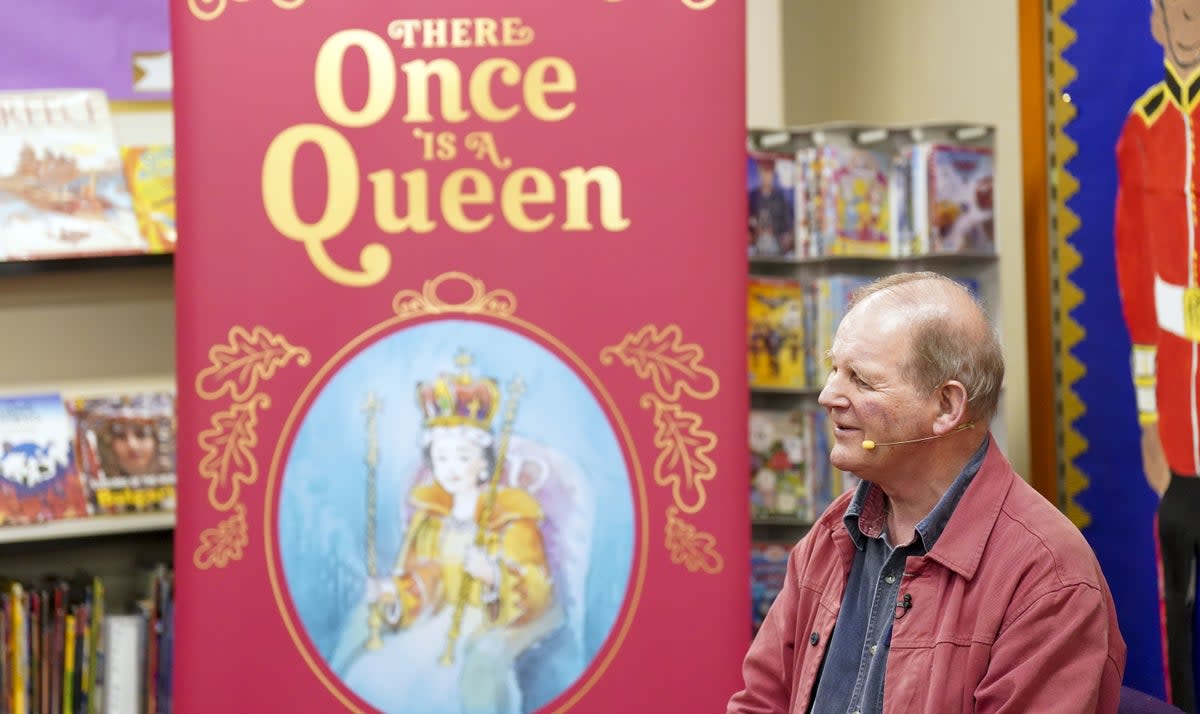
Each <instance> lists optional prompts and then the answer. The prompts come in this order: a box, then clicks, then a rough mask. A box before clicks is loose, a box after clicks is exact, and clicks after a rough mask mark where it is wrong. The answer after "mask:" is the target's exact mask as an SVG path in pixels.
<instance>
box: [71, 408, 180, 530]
mask: <svg viewBox="0 0 1200 714" xmlns="http://www.w3.org/2000/svg"><path fill="white" fill-rule="evenodd" d="M71 411H72V413H73V415H74V418H75V434H76V437H75V438H76V449H77V451H78V453H79V467H80V471H81V472H82V473H83V477H84V481H85V483H86V484H87V488H88V493H89V494H90V497H91V499H92V502H93V505H94V510H95V511H96V512H97V513H127V512H139V511H159V510H167V511H170V510H174V509H175V483H176V477H175V424H176V422H175V397H174V395H173V394H170V393H167V392H149V393H143V394H128V395H119V396H111V397H96V398H86V399H75V400H73V401H72V403H71Z"/></svg>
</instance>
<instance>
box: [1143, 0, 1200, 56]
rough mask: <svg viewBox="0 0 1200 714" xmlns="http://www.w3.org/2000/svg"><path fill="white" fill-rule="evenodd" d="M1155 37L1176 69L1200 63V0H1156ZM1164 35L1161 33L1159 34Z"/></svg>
mask: <svg viewBox="0 0 1200 714" xmlns="http://www.w3.org/2000/svg"><path fill="white" fill-rule="evenodd" d="M1156 2H1158V3H1159V4H1158V5H1157V6H1156V7H1155V18H1154V20H1153V22H1155V23H1156V25H1161V26H1156V28H1155V30H1156V31H1155V38H1156V39H1158V41H1159V43H1161V44H1162V45H1163V49H1164V51H1165V52H1166V53H1167V56H1168V57H1169V58H1170V59H1171V62H1172V63H1173V64H1174V65H1175V67H1176V68H1177V69H1180V70H1184V71H1191V70H1192V69H1195V68H1196V67H1197V66H1200V0H1156ZM1160 35H1161V36H1160Z"/></svg>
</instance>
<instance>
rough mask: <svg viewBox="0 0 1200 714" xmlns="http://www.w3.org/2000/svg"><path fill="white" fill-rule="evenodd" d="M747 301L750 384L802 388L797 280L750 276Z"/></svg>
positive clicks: (800, 303) (801, 310)
mask: <svg viewBox="0 0 1200 714" xmlns="http://www.w3.org/2000/svg"><path fill="white" fill-rule="evenodd" d="M748 298H749V299H748V300H747V313H746V314H747V317H748V318H749V321H748V323H749V324H748V328H749V335H748V347H749V359H748V366H749V378H750V386H751V387H764V388H774V389H803V388H804V387H807V386H808V380H807V379H806V376H805V369H804V292H803V290H802V288H801V284H800V281H799V280H795V279H792V278H775V277H761V276H751V277H750V282H749V295H748Z"/></svg>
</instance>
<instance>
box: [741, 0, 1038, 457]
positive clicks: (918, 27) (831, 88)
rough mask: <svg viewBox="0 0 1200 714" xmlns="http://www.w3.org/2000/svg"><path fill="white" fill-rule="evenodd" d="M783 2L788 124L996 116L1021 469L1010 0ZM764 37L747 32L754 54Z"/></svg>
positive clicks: (1007, 335) (1014, 426)
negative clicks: (962, 0) (751, 35)
mask: <svg viewBox="0 0 1200 714" xmlns="http://www.w3.org/2000/svg"><path fill="white" fill-rule="evenodd" d="M756 1H757V0H748V6H749V16H750V18H751V22H750V24H751V25H752V26H753V25H756V24H757V25H760V26H761V25H763V24H765V20H764V17H765V13H766V12H767V10H765V9H763V8H761V7H759V8H756V7H755V5H756ZM779 8H780V16H779V22H780V25H781V28H782V32H781V33H779V36H780V37H781V38H782V40H781V42H782V48H781V51H780V53H779V54H780V56H781V58H782V62H783V66H782V69H781V73H782V84H783V88H784V96H783V114H784V116H783V123H784V124H785V125H787V126H796V125H801V124H810V123H816V122H824V121H838V120H847V121H855V122H872V123H881V124H905V123H911V122H921V121H958V120H961V121H967V122H981V123H987V124H991V125H994V126H995V127H996V145H997V169H996V185H997V188H996V190H997V206H996V208H997V219H996V228H997V231H998V233H999V250H1000V254H1001V258H1000V263H999V270H998V277H997V283H998V284H997V286H996V288H997V292H998V293H999V294H1000V295H1002V296H1003V300H1002V301H1000V302H999V303H998V304H996V305H994V306H993V307H994V308H995V310H996V312H997V315H998V320H999V323H1000V331H1001V337H1002V339H1003V342H1004V348H1005V352H1006V357H1007V363H1008V379H1007V382H1006V387H1005V395H1004V405H1003V412H1004V417H1005V419H1004V426H1003V437H1002V438H1003V441H1004V443H1005V447H1006V449H1007V451H1008V454H1009V458H1010V459H1011V460H1012V462H1013V465H1014V466H1016V467H1017V469H1018V470H1019V471H1020V472H1021V473H1023V474H1025V475H1026V476H1028V474H1029V458H1030V457H1029V425H1028V419H1027V417H1026V415H1027V414H1028V408H1029V400H1028V381H1027V375H1028V362H1027V357H1026V337H1025V334H1026V333H1025V272H1024V271H1025V267H1024V266H1025V262H1024V239H1023V221H1024V219H1023V206H1022V186H1021V125H1020V121H1021V117H1020V111H1021V108H1020V86H1019V73H1020V70H1019V62H1018V57H1019V53H1018V52H1019V51H1018V35H1017V0H987V1H986V2H984V1H982V0H971V1H970V2H949V1H948V0H903V2H880V0H782V3H781V4H780V5H779ZM772 36H773V35H772ZM763 40H765V43H766V44H769V43H770V41H771V40H770V37H766V38H763ZM761 41H762V40H758V39H756V42H752V43H750V44H751V51H752V52H753V53H756V54H758V55H759V59H758V60H757V61H760V62H761V61H764V58H765V57H766V51H765V50H764V49H763V48H761V47H757V48H756V47H755V46H756V44H758V43H759V42H761ZM748 64H749V66H751V67H752V66H754V62H753V61H750V62H748ZM748 87H749V90H750V91H751V92H755V91H768V88H767V87H765V86H763V85H759V84H755V83H751V84H749V85H748ZM748 106H751V107H759V108H760V110H759V111H764V112H765V108H766V107H768V106H769V101H768V100H767V99H766V98H760V97H751V98H750V99H749V102H748Z"/></svg>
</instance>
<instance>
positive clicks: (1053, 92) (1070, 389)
mask: <svg viewBox="0 0 1200 714" xmlns="http://www.w3.org/2000/svg"><path fill="white" fill-rule="evenodd" d="M1074 4H1075V0H1049V11H1050V17H1049V28H1050V33H1049V34H1050V36H1049V38H1048V39H1049V44H1050V63H1049V69H1050V83H1049V87H1050V96H1049V97H1048V101H1049V102H1050V106H1049V111H1048V116H1049V117H1050V123H1051V127H1050V128H1051V129H1052V131H1051V134H1050V137H1051V138H1050V147H1049V148H1050V184H1051V186H1050V221H1051V244H1052V250H1053V253H1052V255H1051V260H1050V264H1051V266H1052V267H1051V270H1053V271H1054V274H1053V280H1052V281H1051V282H1052V283H1053V284H1054V285H1056V286H1057V293H1058V294H1057V295H1056V296H1055V298H1056V299H1055V300H1054V305H1053V308H1052V309H1053V310H1054V311H1055V318H1056V320H1055V322H1056V327H1057V329H1056V332H1057V334H1056V335H1055V343H1056V346H1057V352H1058V365H1057V368H1056V371H1057V372H1058V374H1057V375H1056V376H1057V379H1056V382H1057V383H1058V392H1059V393H1058V395H1057V397H1058V399H1057V400H1056V401H1057V402H1058V410H1059V435H1058V438H1059V449H1058V454H1059V457H1058V458H1059V474H1060V479H1061V484H1062V498H1061V501H1062V503H1061V504H1060V505H1061V507H1062V509H1063V512H1064V513H1066V515H1067V517H1068V518H1070V519H1071V522H1072V523H1074V524H1075V525H1076V526H1078V527H1079V528H1086V527H1087V526H1088V525H1089V524H1090V523H1091V520H1092V517H1091V514H1090V513H1088V512H1087V511H1086V510H1084V509H1083V507H1082V506H1080V505H1079V503H1078V502H1077V501H1076V500H1075V497H1076V496H1078V495H1079V493H1080V492H1082V491H1083V490H1084V489H1086V488H1087V486H1088V483H1089V482H1088V477H1087V475H1086V474H1084V473H1083V470H1082V469H1080V468H1079V465H1078V463H1076V459H1078V458H1079V456H1081V455H1082V454H1083V453H1084V452H1086V451H1087V448H1088V444H1087V440H1086V439H1085V438H1084V437H1083V434H1081V433H1079V431H1078V430H1077V429H1076V423H1077V422H1078V420H1079V419H1080V418H1081V417H1082V416H1083V415H1084V413H1085V411H1086V409H1087V407H1086V405H1085V404H1084V403H1083V400H1082V399H1080V398H1079V394H1078V393H1077V392H1076V390H1075V385H1076V384H1077V383H1078V382H1079V380H1081V379H1082V378H1083V376H1084V374H1085V373H1086V371H1087V369H1086V367H1085V365H1084V364H1083V363H1082V362H1080V361H1079V360H1078V359H1077V358H1076V357H1075V356H1074V355H1073V354H1072V353H1071V350H1072V349H1073V348H1074V347H1075V346H1076V345H1077V344H1079V342H1080V341H1082V340H1083V336H1084V331H1083V327H1082V326H1081V325H1080V324H1079V323H1078V322H1076V321H1075V320H1074V318H1072V317H1071V312H1072V311H1073V310H1074V309H1075V308H1077V307H1079V306H1080V305H1081V304H1083V301H1084V299H1085V297H1086V296H1085V295H1084V292H1083V290H1081V289H1080V288H1079V286H1078V285H1076V284H1075V282H1074V281H1073V280H1072V275H1073V274H1074V273H1075V271H1076V270H1078V269H1079V268H1080V267H1081V266H1082V265H1083V257H1082V256H1081V255H1080V254H1079V251H1077V250H1076V249H1075V247H1074V245H1073V244H1072V242H1071V239H1072V237H1074V236H1075V234H1076V233H1077V232H1078V231H1079V228H1080V226H1081V224H1082V223H1081V221H1080V219H1079V216H1077V215H1076V214H1075V213H1074V212H1073V211H1072V210H1071V209H1070V208H1068V207H1067V202H1068V201H1069V200H1071V198H1072V197H1073V196H1074V195H1075V194H1076V193H1078V192H1079V180H1078V179H1077V178H1076V177H1075V176H1074V175H1072V174H1071V171H1070V169H1069V167H1068V166H1069V164H1070V161H1071V159H1073V158H1075V155H1076V154H1077V153H1078V150H1079V147H1078V145H1077V144H1076V143H1075V141H1074V140H1073V139H1072V138H1071V137H1070V135H1069V133H1068V125H1069V124H1070V123H1071V121H1072V120H1073V119H1074V118H1075V114H1076V111H1075V105H1074V104H1072V103H1071V102H1070V101H1068V100H1067V99H1066V98H1065V97H1066V95H1067V89H1068V87H1070V85H1071V83H1072V82H1074V81H1075V79H1076V77H1077V76H1078V72H1077V71H1076V70H1075V67H1074V66H1072V65H1071V63H1070V62H1068V61H1067V60H1066V58H1065V57H1064V55H1065V53H1066V50H1067V48H1068V47H1070V46H1071V45H1072V44H1074V43H1075V39H1076V33H1075V30H1074V29H1073V28H1071V26H1070V25H1068V24H1067V23H1066V22H1065V21H1064V20H1063V15H1065V14H1066V13H1067V11H1068V10H1070V9H1071V7H1072V6H1073V5H1074Z"/></svg>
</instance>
